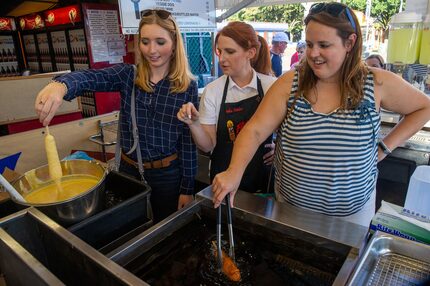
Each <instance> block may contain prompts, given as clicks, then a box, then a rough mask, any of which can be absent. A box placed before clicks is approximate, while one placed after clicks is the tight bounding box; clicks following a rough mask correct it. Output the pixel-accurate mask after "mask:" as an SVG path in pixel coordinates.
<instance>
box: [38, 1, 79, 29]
mask: <svg viewBox="0 0 430 286" xmlns="http://www.w3.org/2000/svg"><path fill="white" fill-rule="evenodd" d="M43 15H44V18H45V24H46V26H47V27H50V26H57V25H65V24H72V25H74V24H75V23H77V22H80V21H81V20H82V16H81V11H80V9H79V5H71V6H67V7H63V8H58V9H53V10H48V11H45V12H43Z"/></svg>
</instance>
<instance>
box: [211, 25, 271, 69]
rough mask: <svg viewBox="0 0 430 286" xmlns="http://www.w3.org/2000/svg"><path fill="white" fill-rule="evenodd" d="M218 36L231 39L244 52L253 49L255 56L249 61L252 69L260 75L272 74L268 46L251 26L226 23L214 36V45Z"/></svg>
mask: <svg viewBox="0 0 430 286" xmlns="http://www.w3.org/2000/svg"><path fill="white" fill-rule="evenodd" d="M220 36H224V37H229V38H231V39H233V41H235V42H236V44H238V45H239V46H241V47H242V48H243V49H244V50H245V51H247V50H249V49H251V48H255V49H256V53H255V56H254V57H253V58H252V59H251V66H252V68H253V69H255V71H257V72H259V73H262V74H267V75H270V74H272V63H271V61H270V51H269V45H268V44H267V42H266V40H265V39H264V38H263V37H260V36H257V33H256V32H255V30H254V28H253V27H252V26H251V25H249V24H247V23H244V22H240V21H234V22H230V23H228V24H227V26H225V27H224V28H222V29H221V31H219V32H218V34H217V35H216V37H215V45H216V44H217V43H218V39H219V37H220Z"/></svg>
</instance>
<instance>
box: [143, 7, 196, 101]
mask: <svg viewBox="0 0 430 286" xmlns="http://www.w3.org/2000/svg"><path fill="white" fill-rule="evenodd" d="M154 11H155V10H154ZM150 24H157V25H159V26H160V27H161V28H163V29H165V30H166V31H168V32H169V34H170V37H171V39H172V41H173V55H172V58H171V60H170V66H169V79H170V84H171V86H170V92H172V93H178V92H184V91H186V90H187V88H188V86H189V85H190V82H191V80H192V79H194V76H193V75H192V73H191V71H190V67H189V65H188V59H187V56H186V53H185V48H184V43H183V41H182V36H181V32H180V31H179V28H178V25H177V23H176V22H175V20H174V19H173V17H172V16H169V17H168V18H166V19H162V18H160V17H159V16H158V15H157V13H155V12H154V13H151V14H149V15H147V16H144V17H142V19H141V20H140V23H139V42H140V38H141V35H140V31H141V28H142V27H143V26H144V25H150ZM139 60H140V62H139V64H138V65H137V77H136V81H135V83H136V85H137V86H139V87H140V88H141V89H143V90H145V91H147V92H153V91H154V90H153V88H152V86H151V84H150V80H149V79H150V75H151V69H150V66H149V63H148V61H147V60H146V59H145V58H144V56H143V55H142V53H141V52H140V53H139Z"/></svg>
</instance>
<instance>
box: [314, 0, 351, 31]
mask: <svg viewBox="0 0 430 286" xmlns="http://www.w3.org/2000/svg"><path fill="white" fill-rule="evenodd" d="M343 11H345V14H346V17H347V18H348V21H349V23H350V24H351V26H352V28H353V29H354V31H355V32H357V27H356V26H355V22H354V19H353V18H352V15H351V12H350V10H349V8H348V7H345V6H344V5H341V4H339V3H335V2H334V3H315V4H313V5H312V6H311V9H310V10H309V14H318V13H321V12H327V13H328V14H330V15H332V16H333V17H339V15H340V14H341V13H342V12H343Z"/></svg>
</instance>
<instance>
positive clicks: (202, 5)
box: [118, 0, 216, 34]
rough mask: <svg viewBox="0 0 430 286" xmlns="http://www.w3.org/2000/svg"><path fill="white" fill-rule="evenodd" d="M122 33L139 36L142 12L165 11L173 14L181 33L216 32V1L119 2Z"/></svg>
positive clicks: (130, 0)
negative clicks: (149, 10)
mask: <svg viewBox="0 0 430 286" xmlns="http://www.w3.org/2000/svg"><path fill="white" fill-rule="evenodd" d="M118 2H119V6H120V13H121V15H120V17H121V25H122V32H123V33H124V34H138V28H139V21H140V12H141V11H143V10H145V9H163V10H166V11H169V12H170V13H172V15H173V17H174V18H175V20H176V22H177V23H178V26H179V28H180V30H181V32H213V31H215V30H216V22H215V1H214V0H199V1H186V0H145V1H143V0H119V1H118Z"/></svg>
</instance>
